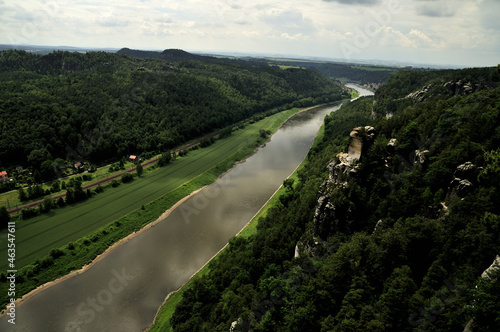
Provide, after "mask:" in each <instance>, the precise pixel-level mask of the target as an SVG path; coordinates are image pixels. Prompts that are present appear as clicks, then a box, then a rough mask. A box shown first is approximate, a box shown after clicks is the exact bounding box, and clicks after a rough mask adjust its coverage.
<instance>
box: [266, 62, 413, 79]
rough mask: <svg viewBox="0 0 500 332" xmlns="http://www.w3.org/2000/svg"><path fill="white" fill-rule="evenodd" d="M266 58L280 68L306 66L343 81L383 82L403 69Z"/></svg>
mask: <svg viewBox="0 0 500 332" xmlns="http://www.w3.org/2000/svg"><path fill="white" fill-rule="evenodd" d="M267 60H269V61H270V62H269V63H270V64H271V65H276V66H279V67H280V68H291V67H298V68H308V69H311V70H313V71H316V72H318V73H321V74H323V75H325V76H326V77H329V78H331V79H333V80H340V81H342V82H343V83H346V82H357V83H360V84H365V83H385V82H387V80H388V79H389V77H390V76H391V75H392V74H394V73H395V72H397V71H399V70H401V69H403V68H401V67H387V66H371V65H353V64H346V63H335V62H326V61H305V60H299V59H267Z"/></svg>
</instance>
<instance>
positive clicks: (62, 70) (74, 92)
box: [0, 50, 347, 182]
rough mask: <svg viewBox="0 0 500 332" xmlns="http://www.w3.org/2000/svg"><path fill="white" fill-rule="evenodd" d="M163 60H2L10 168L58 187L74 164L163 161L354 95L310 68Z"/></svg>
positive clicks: (3, 149) (3, 124) (4, 154)
mask: <svg viewBox="0 0 500 332" xmlns="http://www.w3.org/2000/svg"><path fill="white" fill-rule="evenodd" d="M162 55H163V57H162V58H145V59H140V58H137V57H131V56H127V55H122V54H113V53H105V52H88V53H84V54H83V53H76V52H73V53H71V52H61V51H55V52H52V53H49V54H46V55H43V56H42V55H35V54H30V53H28V52H25V51H16V50H8V51H2V52H0V91H1V92H2V98H1V100H0V167H1V168H2V170H7V171H8V173H9V176H15V174H17V170H16V168H17V166H22V167H24V168H25V169H26V168H28V169H29V170H30V171H31V172H32V173H33V174H36V175H37V179H35V180H36V181H35V182H38V181H42V180H50V179H53V178H55V177H56V176H57V175H58V174H62V173H63V172H64V168H65V167H67V166H69V165H72V163H77V162H87V163H88V164H102V163H105V162H110V161H117V160H119V159H120V158H123V157H125V156H127V155H129V154H141V153H143V152H156V153H160V152H163V151H168V150H169V149H171V148H172V147H174V146H178V145H179V144H181V143H184V142H186V141H188V140H190V139H194V138H197V137H200V136H202V135H204V134H207V133H209V132H213V131H214V130H217V129H222V128H224V127H226V126H229V125H232V124H235V123H237V122H239V121H242V120H244V119H248V118H251V117H252V116H256V115H258V114H261V113H263V112H269V111H274V112H276V111H279V110H283V109H284V108H287V107H304V106H310V105H313V104H319V103H327V102H331V101H336V100H340V99H342V98H346V97H347V93H344V95H343V94H342V90H341V88H340V87H339V86H338V85H336V84H334V83H333V82H332V81H330V80H328V79H327V78H326V77H324V76H322V75H319V74H317V73H314V72H312V71H309V70H299V69H286V70H281V69H279V68H271V67H270V66H254V65H253V64H252V63H250V62H248V63H245V62H244V61H240V62H237V63H236V62H235V63H215V62H211V61H201V60H203V59H204V57H201V56H194V55H189V53H187V52H183V51H181V50H167V51H165V52H163V53H162ZM169 59H170V60H169ZM207 59H208V58H207ZM174 60H175V61H174ZM17 169H19V168H17Z"/></svg>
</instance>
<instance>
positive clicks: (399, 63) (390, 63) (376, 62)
mask: <svg viewBox="0 0 500 332" xmlns="http://www.w3.org/2000/svg"><path fill="white" fill-rule="evenodd" d="M7 48H9V49H28V48H41V49H46V50H62V51H68V50H75V51H76V50H81V51H110V52H115V53H116V52H118V51H119V50H121V49H124V48H126V49H130V50H136V51H147V52H158V53H161V52H163V51H165V50H168V49H178V50H183V51H186V52H189V53H193V54H199V55H222V56H235V57H245V56H247V57H256V58H271V57H283V58H285V59H291V60H313V61H319V62H334V63H345V64H349V63H354V64H366V65H371V66H386V67H408V66H409V67H413V68H422V69H425V68H431V69H462V68H474V67H471V66H465V65H462V66H460V65H443V64H437V63H415V62H410V61H404V60H396V59H394V60H382V59H353V60H351V61H347V60H346V59H342V58H328V57H322V56H315V55H300V54H285V53H273V52H270V53H265V52H257V51H255V52H251V51H250V52H241V51H231V50H203V49H199V50H198V49H183V48H179V47H166V48H163V49H160V48H134V47H129V46H123V47H93V46H71V45H22V44H19V45H9V44H0V50H3V49H7ZM497 65H498V64H495V65H491V66H475V67H495V66H497Z"/></svg>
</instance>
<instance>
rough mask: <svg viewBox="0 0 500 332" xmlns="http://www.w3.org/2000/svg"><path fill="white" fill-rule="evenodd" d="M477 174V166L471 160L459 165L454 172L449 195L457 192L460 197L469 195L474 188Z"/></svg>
mask: <svg viewBox="0 0 500 332" xmlns="http://www.w3.org/2000/svg"><path fill="white" fill-rule="evenodd" d="M477 174H478V169H477V167H476V166H475V165H474V164H473V163H471V162H470V161H468V162H466V163H465V164H462V165H459V166H458V167H457V169H456V170H455V172H454V173H453V180H452V181H451V183H450V185H449V187H448V195H451V194H453V193H455V194H456V195H457V196H458V197H460V198H464V197H465V196H467V195H468V194H469V193H470V192H471V191H472V190H473V189H474V184H475V182H476V179H477Z"/></svg>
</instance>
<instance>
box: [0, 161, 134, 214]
mask: <svg viewBox="0 0 500 332" xmlns="http://www.w3.org/2000/svg"><path fill="white" fill-rule="evenodd" d="M133 166H134V164H133V163H131V162H129V161H127V162H125V163H124V167H125V169H128V168H130V167H133ZM108 169H109V165H107V166H103V167H100V168H98V169H97V170H96V171H95V172H93V173H80V174H73V175H71V176H68V177H67V178H64V179H62V180H60V181H61V182H62V181H66V182H67V181H68V180H69V179H71V178H77V177H79V176H82V175H83V174H88V175H91V176H92V180H90V181H83V182H82V185H86V184H87V183H91V182H94V181H96V180H100V179H105V178H107V177H108V176H110V175H112V174H114V173H116V172H111V173H110V172H109V171H108ZM51 185H52V182H47V183H44V184H42V188H43V190H47V189H49V190H50V189H51ZM24 190H25V191H26V188H24ZM65 191H66V190H60V191H58V192H54V193H51V195H55V194H58V193H63V192H65ZM40 199H43V197H41V198H36V199H33V200H28V201H24V202H22V203H21V201H20V200H19V193H18V191H17V190H14V191H9V192H6V193H2V194H0V207H1V206H5V207H6V208H7V209H10V208H14V207H16V206H18V205H21V204H26V203H29V202H32V201H37V200H40Z"/></svg>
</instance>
